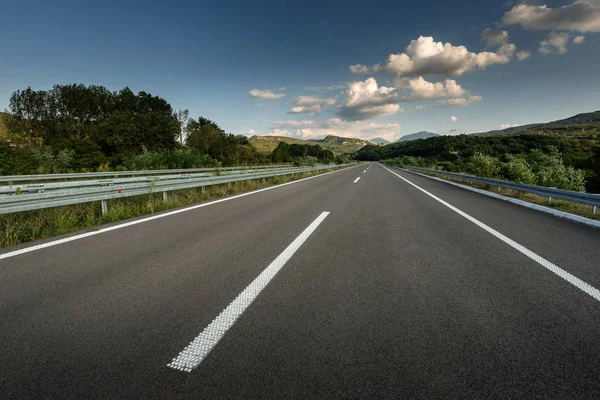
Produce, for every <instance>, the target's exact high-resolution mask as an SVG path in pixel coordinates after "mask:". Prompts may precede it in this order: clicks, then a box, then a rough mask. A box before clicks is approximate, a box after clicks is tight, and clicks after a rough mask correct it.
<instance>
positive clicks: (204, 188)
mask: <svg viewBox="0 0 600 400" xmlns="http://www.w3.org/2000/svg"><path fill="white" fill-rule="evenodd" d="M204 193H206V187H204V186H202V194H204Z"/></svg>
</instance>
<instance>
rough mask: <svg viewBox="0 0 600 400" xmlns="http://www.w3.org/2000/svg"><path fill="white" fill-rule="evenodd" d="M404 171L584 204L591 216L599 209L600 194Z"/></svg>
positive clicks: (451, 174) (458, 175) (426, 171)
mask: <svg viewBox="0 0 600 400" xmlns="http://www.w3.org/2000/svg"><path fill="white" fill-rule="evenodd" d="M403 168H404V169H406V170H408V171H414V172H423V173H427V174H433V175H439V176H444V177H447V178H455V179H462V180H466V181H470V182H476V183H481V184H484V185H491V186H499V187H502V188H505V189H512V190H517V191H519V192H524V193H532V194H537V195H539V196H544V197H548V199H549V201H550V202H552V199H560V200H566V201H571V202H573V203H579V204H586V205H589V206H592V214H594V215H595V214H596V212H597V210H598V207H600V194H592V193H584V192H575V191H571V190H563V189H556V188H549V187H545V186H537V185H528V184H523V183H516V182H510V181H504V180H501V179H493V178H483V177H480V176H474V175H467V174H459V173H455V172H446V171H437V170H433V169H427V168H419V167H409V166H405V167H403Z"/></svg>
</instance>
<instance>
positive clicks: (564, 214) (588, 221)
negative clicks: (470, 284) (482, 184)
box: [402, 169, 600, 228]
mask: <svg viewBox="0 0 600 400" xmlns="http://www.w3.org/2000/svg"><path fill="white" fill-rule="evenodd" d="M402 171H405V172H409V173H411V174H414V175H419V176H422V177H424V178H428V179H433V180H434V181H438V182H442V183H446V184H448V185H452V186H456V187H459V188H461V189H465V190H468V191H470V192H475V193H479V194H482V195H484V196H488V197H493V198H495V199H499V200H503V201H506V202H507V203H513V204H517V205H519V206H522V207H525V208H530V209H532V210H536V211H541V212H543V213H546V214H550V215H554V216H555V217H559V218H564V219H567V220H570V221H574V222H578V223H580V224H584V225H588V226H592V227H594V228H600V221H595V220H593V219H589V218H586V217H582V216H579V215H575V214H570V213H568V212H565V211H559V210H555V209H553V208H549V207H544V206H542V205H540V204H535V203H530V202H528V201H524V200H519V199H514V198H512V197H508V196H503V195H501V194H498V193H494V192H490V191H487V190H483V189H477V188H474V187H471V186H467V185H462V184H460V183H456V182H452V181H448V180H446V179H442V178H438V177H435V176H429V175H425V174H421V173H419V172H415V171H410V170H407V169H402Z"/></svg>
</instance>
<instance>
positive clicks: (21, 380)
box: [0, 163, 600, 399]
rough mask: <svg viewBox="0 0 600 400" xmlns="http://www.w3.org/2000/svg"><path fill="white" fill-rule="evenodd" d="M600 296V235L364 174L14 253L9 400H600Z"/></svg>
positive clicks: (394, 176)
mask: <svg viewBox="0 0 600 400" xmlns="http://www.w3.org/2000/svg"><path fill="white" fill-rule="evenodd" d="M57 240H59V241H57ZM598 288H600V230H598V229H594V228H589V227H587V226H584V225H579V224H576V223H573V222H569V221H565V220H562V219H559V218H556V217H553V216H549V215H546V214H542V213H540V212H537V211H533V210H529V209H526V208H523V207H519V206H516V205H513V204H508V203H505V202H502V201H499V200H496V199H492V198H488V197H485V196H482V195H479V194H476V193H471V192H468V191H465V190H462V189H459V188H456V187H453V186H450V185H446V184H444V183H440V182H435V181H433V180H429V179H427V178H424V177H419V176H416V175H413V174H410V173H407V172H403V171H400V170H397V169H389V170H388V169H387V168H386V167H384V166H382V165H379V164H377V163H373V164H363V165H361V166H358V167H353V168H348V169H344V170H341V171H337V172H333V173H328V174H326V175H321V176H318V177H314V178H310V179H306V180H302V181H297V182H293V183H291V184H286V185H283V186H279V187H276V188H272V189H269V190H261V191H258V192H255V193H251V194H247V195H241V196H235V197H232V198H229V199H226V200H225V201H217V202H212V203H205V204H202V205H200V206H196V207H192V208H188V209H182V210H177V211H176V212H167V213H165V214H160V215H158V216H153V217H151V218H142V219H138V220H133V221H129V222H127V223H125V224H124V223H120V224H114V225H109V226H103V227H99V228H98V229H94V230H89V231H86V232H84V233H83V234H81V233H80V234H74V235H68V236H64V237H61V238H58V239H57V238H54V239H49V240H45V241H39V242H36V243H32V244H28V245H25V246H21V247H18V248H12V249H3V250H2V252H1V254H0V355H1V357H0V360H1V367H0V398H3V399H4V398H5V399H24V398H54V399H67V398H107V399H119V398H122V399H141V398H166V399H177V398H191V399H202V398H395V399H399V398H411V399H412V398H423V399H433V398H556V399H566V398H569V399H576V398H581V399H589V398H600V292H599V291H598V290H597V289H598Z"/></svg>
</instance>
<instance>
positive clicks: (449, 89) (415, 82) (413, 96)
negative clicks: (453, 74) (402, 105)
mask: <svg viewBox="0 0 600 400" xmlns="http://www.w3.org/2000/svg"><path fill="white" fill-rule="evenodd" d="M395 84H396V87H397V88H399V89H408V90H410V95H409V96H406V97H402V98H401V99H400V101H402V102H411V101H416V100H422V99H439V98H444V97H461V96H464V95H466V94H467V93H468V92H467V91H466V90H465V89H463V88H462V87H461V86H460V85H459V84H458V83H457V82H456V81H455V80H454V79H446V80H445V81H444V82H429V81H427V80H425V79H423V77H422V76H419V77H418V78H400V79H397V80H396V83H395Z"/></svg>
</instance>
